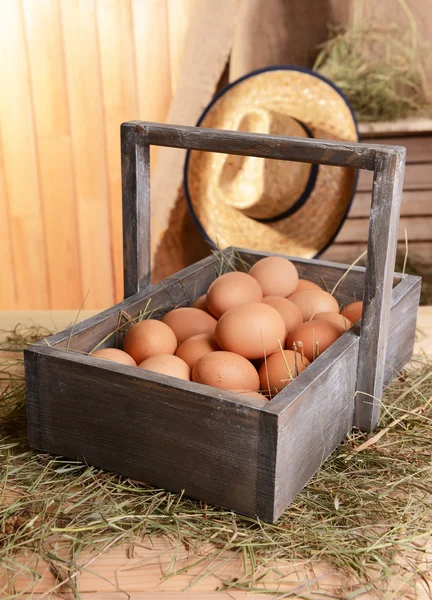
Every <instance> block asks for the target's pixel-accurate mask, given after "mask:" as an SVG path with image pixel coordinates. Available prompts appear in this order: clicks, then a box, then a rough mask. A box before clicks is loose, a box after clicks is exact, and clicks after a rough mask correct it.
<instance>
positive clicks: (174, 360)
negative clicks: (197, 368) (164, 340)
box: [138, 354, 191, 381]
mask: <svg viewBox="0 0 432 600" xmlns="http://www.w3.org/2000/svg"><path fill="white" fill-rule="evenodd" d="M138 367H139V368H140V369H145V370H147V371H153V373H160V374H161V375H168V376H169V377H177V379H185V380H186V381H190V374H191V370H190V368H189V365H187V364H186V363H185V361H184V360H182V359H181V358H179V357H178V356H173V355H172V354H159V355H158V356H150V358H147V359H146V360H144V361H143V362H142V363H140V364H139V365H138Z"/></svg>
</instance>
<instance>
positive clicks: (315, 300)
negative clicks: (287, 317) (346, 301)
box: [290, 290, 339, 321]
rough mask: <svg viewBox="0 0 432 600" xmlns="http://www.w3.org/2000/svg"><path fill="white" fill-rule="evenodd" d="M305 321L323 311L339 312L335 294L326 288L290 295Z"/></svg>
mask: <svg viewBox="0 0 432 600" xmlns="http://www.w3.org/2000/svg"><path fill="white" fill-rule="evenodd" d="M290 300H291V302H293V303H294V304H295V305H296V306H297V308H298V309H299V311H300V312H301V314H302V315H303V320H304V321H309V320H310V319H312V318H313V317H315V316H316V315H318V314H319V313H322V312H334V313H338V312H339V304H338V303H337V300H336V298H335V297H334V296H332V295H331V294H329V293H328V292H326V291H324V290H304V291H303V292H298V293H296V294H293V295H292V296H290Z"/></svg>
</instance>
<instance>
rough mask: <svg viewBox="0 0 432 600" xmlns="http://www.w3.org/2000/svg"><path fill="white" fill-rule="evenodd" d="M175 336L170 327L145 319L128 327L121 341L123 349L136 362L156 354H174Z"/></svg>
mask: <svg viewBox="0 0 432 600" xmlns="http://www.w3.org/2000/svg"><path fill="white" fill-rule="evenodd" d="M177 346H178V343H177V338H176V336H175V334H174V332H173V330H172V329H170V327H168V325H165V323H162V322H161V321H157V320H156V319H145V320H144V321H139V322H138V323H136V324H135V325H132V327H130V328H129V329H128V331H127V333H126V335H125V338H124V341H123V349H124V351H125V352H127V353H128V354H130V355H131V356H132V358H134V360H135V362H136V363H137V364H139V363H141V362H142V361H143V360H145V359H146V358H149V357H150V356H156V355H157V354H174V352H175V351H176V350H177Z"/></svg>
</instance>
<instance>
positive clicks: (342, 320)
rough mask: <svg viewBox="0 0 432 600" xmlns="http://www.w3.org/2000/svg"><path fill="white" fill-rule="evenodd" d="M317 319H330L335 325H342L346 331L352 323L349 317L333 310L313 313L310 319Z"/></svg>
mask: <svg viewBox="0 0 432 600" xmlns="http://www.w3.org/2000/svg"><path fill="white" fill-rule="evenodd" d="M317 319H319V320H320V321H330V322H331V323H336V325H339V326H340V327H342V329H343V330H344V331H348V329H350V328H351V327H352V323H351V321H350V320H349V319H347V318H346V317H344V316H343V315H340V314H336V313H333V312H324V313H319V314H318V315H315V316H314V317H313V319H312V321H316V320H317Z"/></svg>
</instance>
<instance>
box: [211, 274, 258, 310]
mask: <svg viewBox="0 0 432 600" xmlns="http://www.w3.org/2000/svg"><path fill="white" fill-rule="evenodd" d="M262 298H263V293H262V289H261V286H260V285H259V283H258V282H257V281H256V279H254V278H253V277H251V276H250V275H248V274H247V273H240V272H238V271H233V272H231V273H225V274H224V275H221V276H220V277H218V278H217V279H215V281H213V283H212V284H211V286H210V287H209V289H208V291H207V306H208V309H209V311H210V312H211V314H212V315H214V316H215V317H216V318H217V319H219V317H220V316H221V315H223V314H224V313H226V312H227V310H230V309H231V308H234V307H235V306H240V305H242V304H248V303H249V302H261V300H262Z"/></svg>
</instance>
